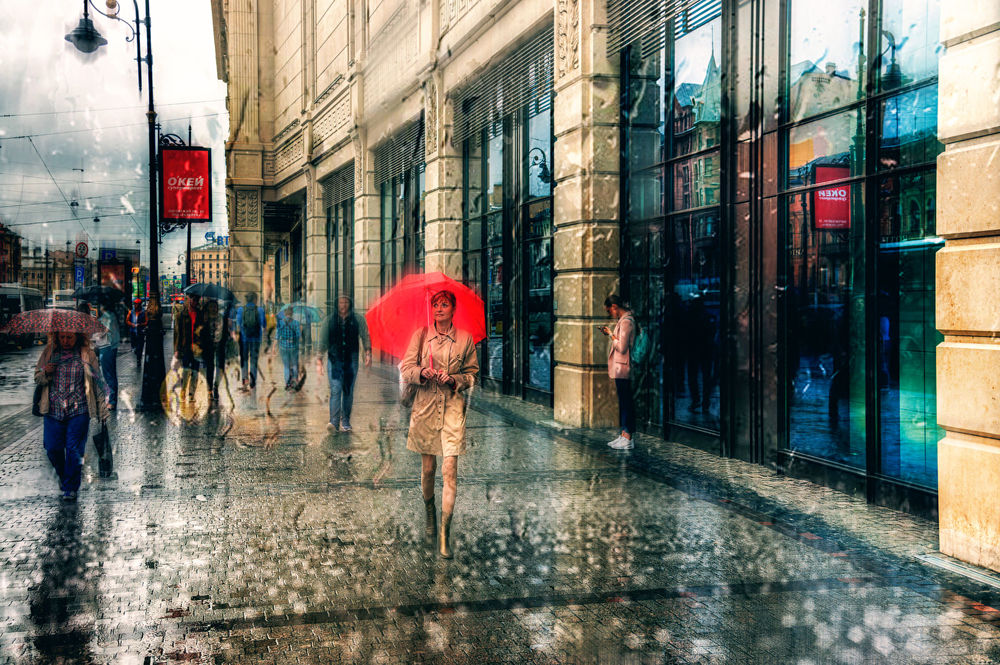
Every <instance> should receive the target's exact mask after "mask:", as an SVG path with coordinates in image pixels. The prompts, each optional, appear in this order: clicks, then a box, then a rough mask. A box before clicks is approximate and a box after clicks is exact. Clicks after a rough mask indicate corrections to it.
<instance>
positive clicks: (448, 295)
mask: <svg viewBox="0 0 1000 665" xmlns="http://www.w3.org/2000/svg"><path fill="white" fill-rule="evenodd" d="M442 298H444V299H445V300H447V301H448V302H449V303H451V306H452V307H455V305H456V303H457V302H458V299H457V298H455V294H454V293H452V292H451V291H449V290H448V289H442V290H440V291H438V292H437V293H435V294H434V295H432V296H431V306H433V305H434V303H436V302H437V301H438V300H441V299H442Z"/></svg>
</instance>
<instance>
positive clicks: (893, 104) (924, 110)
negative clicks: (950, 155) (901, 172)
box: [878, 86, 944, 170]
mask: <svg viewBox="0 0 1000 665" xmlns="http://www.w3.org/2000/svg"><path fill="white" fill-rule="evenodd" d="M880 106H881V109H880V110H881V117H882V135H881V138H880V139H879V153H878V167H879V170H884V169H892V168H896V167H899V166H913V165H916V164H924V163H927V162H932V161H934V159H935V158H936V157H937V156H938V154H940V153H941V151H942V150H944V146H943V145H942V144H941V142H940V141H938V140H937V86H927V87H924V88H918V89H916V90H912V91H910V92H907V93H903V94H902V95H896V96H895V97H889V98H888V99H886V100H884V101H883V102H882V103H881V105H880Z"/></svg>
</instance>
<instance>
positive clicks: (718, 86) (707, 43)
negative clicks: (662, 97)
mask: <svg viewBox="0 0 1000 665" xmlns="http://www.w3.org/2000/svg"><path fill="white" fill-rule="evenodd" d="M721 50H722V21H721V20H720V19H717V20H714V21H710V22H708V23H706V24H705V25H703V26H701V27H700V28H697V29H695V30H692V31H691V32H688V33H687V34H685V35H684V36H683V37H680V38H679V39H677V41H675V42H674V58H673V68H672V70H673V86H674V87H673V98H672V100H671V101H672V108H671V115H672V119H673V121H672V130H673V132H672V136H671V144H672V145H673V150H672V153H673V155H674V156H675V157H677V156H680V155H687V154H690V153H692V152H698V151H700V150H706V149H708V148H713V147H718V145H719V127H720V123H719V119H720V113H721V108H722V107H721V99H722V70H721V69H720V68H719V64H718V60H717V58H718V55H719V53H720V52H721Z"/></svg>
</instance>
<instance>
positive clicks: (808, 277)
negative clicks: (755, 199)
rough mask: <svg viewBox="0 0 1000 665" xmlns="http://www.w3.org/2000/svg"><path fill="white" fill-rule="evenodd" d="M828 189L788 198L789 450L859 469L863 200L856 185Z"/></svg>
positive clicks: (861, 444) (861, 440) (863, 338)
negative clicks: (831, 194)
mask: <svg viewBox="0 0 1000 665" xmlns="http://www.w3.org/2000/svg"><path fill="white" fill-rule="evenodd" d="M829 190H835V191H834V192H833V193H834V196H833V197H831V196H828V195H827V194H826V193H827V192H828V191H829ZM829 190H828V189H817V190H814V191H811V192H802V193H799V194H794V195H792V196H790V197H789V198H788V207H787V213H788V227H787V232H786V233H787V235H786V238H787V248H786V252H787V254H786V255H787V261H788V265H787V280H788V291H787V293H786V296H785V299H786V302H787V309H786V318H785V323H786V326H787V331H786V340H787V341H786V348H785V361H786V366H787V368H788V369H787V371H788V379H789V386H788V428H789V430H788V447H789V449H791V450H795V451H800V452H805V453H809V454H811V455H815V456H817V457H822V458H825V459H829V460H835V461H838V462H841V463H843V464H847V465H849V466H855V467H861V468H863V467H864V466H865V341H866V337H867V336H866V335H865V270H864V265H865V264H864V256H865V251H864V249H865V246H864V243H865V224H864V204H863V201H862V189H861V187H860V186H859V185H843V186H840V187H836V188H829Z"/></svg>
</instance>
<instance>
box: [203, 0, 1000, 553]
mask: <svg viewBox="0 0 1000 665" xmlns="http://www.w3.org/2000/svg"><path fill="white" fill-rule="evenodd" d="M647 4H649V6H650V7H651V9H650V11H649V12H647V11H643V10H640V9H637V8H639V7H640V6H641V7H646V4H642V3H633V2H628V1H625V0H607V1H605V0H566V1H562V0H560V1H559V2H552V1H549V0H518V1H515V2H506V3H504V2H498V1H497V0H477V1H473V2H453V1H450V0H438V1H436V2H432V3H430V4H421V3H416V2H409V1H406V0H385V1H383V2H380V3H376V4H375V5H374V6H365V7H361V6H360V5H357V3H356V2H353V1H351V2H345V3H335V2H327V1H318V0H317V1H316V2H312V3H300V2H292V3H276V2H272V1H270V0H254V1H253V2H250V3H246V4H237V3H225V2H222V0H216V1H215V2H213V16H214V19H215V25H214V28H215V41H216V55H217V67H218V73H219V76H220V78H222V79H223V80H225V81H226V82H227V83H228V94H229V109H230V112H231V114H232V118H231V120H232V121H231V136H230V142H229V143H228V144H227V159H226V163H227V168H228V171H227V178H228V180H227V183H228V184H227V195H228V197H229V211H230V218H229V222H230V236H231V242H232V253H231V257H230V266H231V267H230V278H231V284H232V286H233V287H234V290H235V291H236V292H237V293H238V294H244V293H246V292H248V291H256V292H260V293H262V294H264V298H265V299H267V300H272V301H273V300H282V301H285V302H289V301H292V300H306V301H308V302H310V303H311V304H314V305H319V306H329V305H330V304H331V303H332V302H334V294H337V293H340V292H347V293H350V294H352V295H353V296H354V298H355V301H356V302H357V305H358V308H359V309H361V310H364V309H366V308H367V307H368V306H369V304H370V303H371V302H372V301H373V300H374V299H375V298H376V297H377V296H378V295H379V294H380V293H381V292H382V291H383V290H384V289H385V288H387V287H389V286H391V285H392V284H394V283H395V281H396V280H398V279H399V278H400V277H401V276H403V275H405V274H407V273H409V272H412V271H415V270H427V271H435V270H440V271H443V272H445V273H447V274H449V275H451V276H454V277H460V278H462V279H463V280H464V281H465V282H466V283H468V284H469V285H471V286H472V287H473V288H475V289H476V290H477V291H478V293H480V294H481V295H482V297H483V299H484V301H485V304H486V317H487V321H486V324H487V326H486V327H487V337H486V339H485V340H484V341H483V342H482V343H481V346H480V366H481V368H482V384H483V387H484V388H486V389H487V390H488V391H490V392H491V393H499V394H504V395H511V396H515V397H517V398H519V399H523V400H525V401H527V402H532V403H536V404H539V405H542V406H543V407H546V408H548V409H550V411H549V412H548V414H549V418H551V419H554V420H555V421H558V422H560V423H563V424H565V425H568V426H577V427H581V426H582V427H602V426H606V425H612V424H614V422H615V418H616V415H617V414H616V412H615V399H614V396H615V393H614V388H613V385H612V384H611V382H610V381H609V379H608V378H607V369H606V359H607V356H606V353H607V351H606V346H605V339H604V338H603V337H602V336H601V335H600V334H599V333H598V332H597V326H598V325H600V324H602V323H604V322H605V321H606V317H605V312H604V310H603V307H602V304H603V300H604V297H605V296H606V295H608V294H610V293H612V292H619V293H621V294H622V295H623V296H624V297H625V298H626V299H627V300H628V301H629V302H630V303H631V305H632V307H633V309H634V310H635V313H636V315H637V318H638V321H639V323H640V325H641V326H642V328H643V329H644V331H645V333H646V335H647V336H648V337H649V338H650V340H651V343H652V347H653V352H652V354H651V357H650V358H649V359H648V360H647V361H646V362H645V363H643V364H642V366H639V367H636V368H635V372H634V376H633V385H634V389H635V391H636V403H637V409H638V420H639V429H640V434H644V435H648V436H662V437H664V438H667V439H669V440H672V441H676V442H678V443H679V444H685V445H692V446H696V447H699V448H702V449H706V450H709V451H711V452H714V453H717V454H720V455H723V456H727V457H734V458H738V459H741V460H746V461H751V462H754V463H759V464H763V465H764V466H766V467H768V468H771V469H776V470H780V471H782V472H784V473H788V474H790V475H794V476H799V477H804V478H808V479H811V480H814V481H816V482H820V483H824V484H829V485H832V486H835V487H837V488H840V489H842V490H845V491H847V492H849V493H854V494H859V495H863V496H865V497H866V498H867V499H868V500H869V501H871V502H873V503H878V504H885V505H890V506H895V507H902V508H904V509H906V510H910V511H914V512H916V513H919V514H922V515H927V516H931V517H934V516H936V515H938V511H939V510H940V515H941V518H942V524H943V525H945V528H946V531H943V532H942V542H943V543H944V549H945V550H946V551H947V552H949V553H951V554H955V555H957V556H959V557H960V558H963V559H967V560H972V561H974V562H976V563H979V564H984V565H989V566H993V567H995V568H1000V551H998V550H997V547H996V543H997V542H1000V532H998V531H997V527H996V524H997V523H1000V521H998V520H997V519H996V515H997V512H996V510H997V509H996V508H995V506H998V505H1000V499H997V497H995V496H994V495H993V494H989V493H987V494H980V493H979V490H975V491H970V490H969V489H968V488H969V487H970V483H969V482H967V479H966V476H965V475H964V474H965V473H966V471H965V469H966V468H967V467H969V465H971V467H974V468H975V469H978V470H981V471H977V472H976V473H981V474H983V475H975V478H977V479H979V481H977V482H976V483H972V484H971V485H972V486H975V487H979V488H985V487H992V486H994V485H995V484H996V483H993V482H990V481H989V479H990V478H993V477H994V476H996V475H997V474H998V473H1000V453H997V449H996V446H994V445H993V443H991V442H993V441H994V440H995V439H996V438H997V437H998V436H1000V433H998V432H997V431H996V430H997V427H996V426H995V421H997V418H995V417H994V415H995V414H994V411H995V408H994V404H993V402H992V401H990V397H989V395H991V394H992V393H993V392H995V390H994V388H993V384H992V383H990V382H989V381H988V380H987V379H986V378H985V376H986V375H987V374H989V373H990V372H988V371H986V370H985V369H979V368H987V367H990V368H991V367H994V366H995V365H996V362H994V361H993V360H992V358H993V356H994V355H996V352H997V348H995V347H996V345H994V344H991V343H986V342H987V340H990V339H993V338H994V337H996V335H997V332H998V327H997V326H998V324H997V320H998V318H997V316H996V315H995V312H994V310H995V307H993V303H994V302H995V301H996V298H994V297H993V296H992V295H991V294H992V293H994V291H997V290H998V289H994V288H993V287H994V286H995V284H994V282H995V280H993V277H992V275H993V274H994V273H995V272H996V271H994V270H991V268H990V267H991V266H992V265H993V264H992V263H991V261H992V259H991V258H990V257H993V256H994V254H995V252H994V249H993V245H992V244H991V243H992V240H989V238H992V237H994V235H995V234H996V232H997V229H996V224H995V222H993V221H989V220H987V219H986V218H985V217H983V216H984V215H986V216H987V217H988V216H989V215H987V213H986V212H984V211H995V209H996V205H995V203H996V201H995V199H996V198H997V194H996V191H995V187H993V184H994V183H993V179H988V182H987V183H984V182H983V179H984V177H983V174H984V173H989V172H990V169H991V168H992V162H990V161H989V159H988V158H987V157H986V155H987V154H989V151H990V150H992V147H993V143H992V141H993V139H991V138H990V136H992V134H990V132H992V131H993V129H994V128H995V127H997V126H1000V122H997V121H996V118H995V113H994V112H993V111H991V110H990V108H987V107H986V106H988V105H986V106H981V105H980V101H979V100H980V99H981V98H983V99H985V98H987V97H989V95H986V97H983V93H981V92H978V91H973V89H972V88H971V87H969V86H970V84H968V82H967V77H972V78H976V75H975V74H974V72H978V71H980V69H982V71H992V68H995V66H996V64H997V63H996V60H997V58H996V56H995V53H994V54H993V55H987V53H993V51H990V49H992V48H993V46H994V45H995V41H996V39H997V37H996V32H995V30H993V31H991V30H992V28H986V27H983V28H982V29H980V25H979V23H977V21H979V20H980V19H978V18H972V17H974V16H978V15H979V13H980V12H978V10H976V9H975V7H977V6H978V5H976V3H972V2H968V3H967V2H959V3H942V2H940V1H939V0H916V1H913V2H902V1H901V0H892V1H887V0H886V1H876V0H849V1H848V2H846V4H845V3H830V2H824V1H823V0H790V2H787V3H784V4H782V3H776V2H767V1H766V0H747V1H745V2H738V3H729V2H722V1H721V0H701V1H699V2H686V3H670V2H665V1H663V2H660V1H656V2H652V3H647ZM991 20H992V19H990V20H987V19H982V21H983V22H982V25H983V26H994V23H992V22H990V21H991ZM994 27H995V26H994ZM783 45H784V46H783ZM980 78H981V77H980ZM987 78H989V81H990V84H989V85H994V83H995V81H994V78H995V77H987ZM991 108H992V107H991ZM942 174H944V175H946V176H947V178H948V179H947V181H946V182H942V181H941V180H940V178H941V176H942ZM993 217H995V215H993ZM973 238H978V239H979V240H975V241H973V240H972V239H973ZM949 243H951V244H949ZM970 271H971V272H970ZM972 275H977V276H976V277H975V278H973V277H972ZM991 280H993V281H991ZM977 377H978V378H977ZM966 378H969V381H968V382H967V381H965V379H966ZM970 392H972V393H974V394H975V395H976V397H975V399H966V396H967V395H968V394H969V393H970ZM941 441H943V442H944V443H943V444H940V447H939V442H941ZM971 477H972V476H969V478H971ZM963 479H966V480H963ZM982 491H983V492H992V491H993V490H989V491H987V490H985V489H984V490H982ZM994 499H997V500H994ZM984 506H989V508H985V507H984ZM980 547H981V548H982V549H980Z"/></svg>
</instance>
